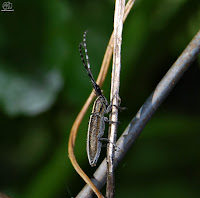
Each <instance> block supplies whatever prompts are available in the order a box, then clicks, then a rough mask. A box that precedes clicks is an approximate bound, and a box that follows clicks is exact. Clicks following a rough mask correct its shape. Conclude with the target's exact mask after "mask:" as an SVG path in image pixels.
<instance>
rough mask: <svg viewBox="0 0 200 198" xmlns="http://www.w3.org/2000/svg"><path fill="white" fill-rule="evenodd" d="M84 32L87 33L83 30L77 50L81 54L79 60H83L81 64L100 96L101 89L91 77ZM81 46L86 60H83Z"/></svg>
mask: <svg viewBox="0 0 200 198" xmlns="http://www.w3.org/2000/svg"><path fill="white" fill-rule="evenodd" d="M86 33H87V31H85V32H84V34H83V42H81V43H80V44H79V52H80V56H81V60H82V62H83V65H84V67H85V69H86V71H87V74H88V76H89V77H90V79H91V81H92V85H93V87H94V89H95V92H96V95H97V96H100V95H102V92H101V89H100V87H99V85H97V83H96V81H95V80H94V77H93V75H92V72H91V69H90V61H89V56H88V52H87V46H86ZM82 48H83V49H84V51H85V59H86V61H85V59H84V57H83V52H82Z"/></svg>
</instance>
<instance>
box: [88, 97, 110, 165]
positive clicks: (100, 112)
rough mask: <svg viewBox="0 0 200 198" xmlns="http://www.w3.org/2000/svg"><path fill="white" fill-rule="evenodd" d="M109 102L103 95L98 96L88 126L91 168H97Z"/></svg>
mask: <svg viewBox="0 0 200 198" xmlns="http://www.w3.org/2000/svg"><path fill="white" fill-rule="evenodd" d="M107 108H108V102H107V100H106V98H105V97H104V96H102V95H100V96H98V97H97V99H96V100H95V102H94V105H93V109H92V114H91V116H90V121H89V125H88V133H87V155H88V160H89V163H90V165H91V166H96V163H97V160H98V159H99V155H100V152H101V147H102V142H101V141H100V138H101V137H102V136H103V134H104V130H105V117H104V115H105V114H106V113H107Z"/></svg>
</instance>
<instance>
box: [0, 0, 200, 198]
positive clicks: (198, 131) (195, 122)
mask: <svg viewBox="0 0 200 198" xmlns="http://www.w3.org/2000/svg"><path fill="white" fill-rule="evenodd" d="M2 3H3V1H1V4H2ZM11 3H13V8H14V12H0V159H1V161H0V191H1V192H4V193H6V194H8V195H9V196H11V197H12V198H66V197H74V196H75V195H76V194H77V193H78V192H79V191H80V190H81V188H82V187H83V186H84V182H83V181H82V179H81V178H80V177H79V176H78V175H77V173H76V172H75V171H74V169H73V167H72V165H71V163H70V161H69V158H68V153H67V143H68V137H69V132H70V129H71V126H72V124H73V121H74V119H75V118H76V116H77V114H78V112H79V110H80V109H81V107H82V105H83V104H84V101H85V100H86V99H87V97H88V95H89V93H90V92H91V90H92V86H91V84H90V82H89V79H88V77H87V75H86V72H85V70H84V68H83V66H82V63H81V60H80V56H79V51H78V44H79V42H80V41H81V40H82V35H83V32H84V31H85V30H86V29H87V30H88V34H87V44H88V51H89V56H90V62H91V67H92V72H93V75H94V76H95V78H96V77H97V75H98V71H99V69H100V65H101V61H102V58H103V55H104V51H105V49H106V46H107V43H108V40H109V37H110V35H111V32H112V29H113V15H114V14H113V13H114V1H110V0H109V1H105V0H103V1H94V0H93V1H92V0H88V1H86V0H85V1H76V0H74V1H64V0H62V1H61V0H59V1H52V0H50V1H45V0H44V1H38V0H35V1H24V0H22V1H15V0H12V2H11ZM199 24H200V3H199V0H192V1H191V0H176V1H175V0H148V1H144V0H137V1H136V4H135V6H134V8H133V10H132V11H131V13H130V15H129V16H128V19H127V21H126V23H125V25H124V30H123V44H122V70H121V85H120V96H121V99H122V106H126V107H127V110H126V111H124V112H122V113H120V117H119V118H120V121H121V125H120V126H119V135H120V134H121V133H122V132H123V130H124V129H125V127H126V126H127V124H128V123H129V121H130V120H131V119H132V118H133V116H134V115H135V114H136V112H137V110H138V109H139V108H140V106H141V105H142V104H143V103H144V101H145V100H146V98H147V97H148V96H149V95H150V93H151V92H152V91H153V89H154V88H155V86H156V84H157V83H158V82H159V81H160V80H161V78H162V76H163V75H164V74H165V73H166V71H167V70H168V69H169V68H170V66H171V65H172V64H173V62H174V61H175V60H176V59H177V57H178V56H179V55H180V53H181V52H182V51H183V50H184V48H185V47H186V45H187V44H188V43H189V42H190V40H191V39H192V38H193V36H194V35H195V34H196V33H197V31H198V29H199V27H200V26H199ZM102 89H103V90H104V93H105V95H106V97H107V98H109V89H110V71H109V73H108V76H107V78H106V82H105V83H104V86H103V87H102ZM199 90H200V61H199V57H198V59H197V60H195V62H194V63H193V64H192V66H191V68H190V69H189V70H188V71H187V72H186V73H185V75H184V77H183V78H182V79H181V80H180V82H179V84H178V85H177V86H176V87H175V88H174V90H173V91H172V93H171V94H170V95H169V97H168V98H167V100H166V101H165V102H164V103H163V104H162V105H161V107H160V109H159V110H158V112H157V113H156V114H155V116H154V117H153V119H152V120H151V121H150V122H149V124H148V125H147V126H146V128H145V130H144V131H143V132H142V135H141V136H140V137H139V138H138V140H137V142H136V144H135V145H134V146H133V147H132V149H131V150H130V151H129V153H128V155H127V156H126V158H125V159H124V160H123V162H122V163H121V165H120V166H119V168H118V169H117V171H116V197H126V198H129V197H140V198H143V197H144V198H146V197H149V198H150V197H154V198H155V197H162V198H165V197H176V198H179V197H180V198H188V197H192V198H196V197H199V194H200V188H199V185H200V182H199V181H200V180H199V177H200V152H199V149H200V146H199V145H200V144H199V142H200V113H199V110H200V103H199V101H200V91H199ZM89 111H90V110H89ZM89 111H88V113H87V115H86V117H85V118H84V120H83V123H82V124H81V126H80V130H79V133H78V137H77V142H76V148H75V153H76V157H77V159H78V162H79V163H80V166H81V167H82V168H83V169H84V170H85V171H86V172H87V173H88V174H89V175H90V176H92V173H93V172H94V171H95V168H91V167H90V166H89V164H88V161H87V156H86V149H85V147H86V132H87V123H88V118H89V114H90V112H89ZM104 157H105V149H103V151H102V154H101V159H103V158H104Z"/></svg>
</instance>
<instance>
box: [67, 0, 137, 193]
mask: <svg viewBox="0 0 200 198" xmlns="http://www.w3.org/2000/svg"><path fill="white" fill-rule="evenodd" d="M134 1H135V0H129V1H128V3H127V6H126V11H125V16H124V19H123V21H125V20H126V17H127V16H128V14H129V12H130V10H131V8H132V6H133V4H134ZM112 52H113V33H112V35H111V37H110V40H109V43H108V46H107V49H106V52H105V55H104V59H103V62H102V65H101V70H100V72H99V75H98V78H97V84H98V85H99V86H100V87H101V86H102V84H103V82H104V80H105V77H106V74H107V71H108V68H109V64H110V60H111V57H112ZM94 97H95V94H94V93H93V92H92V93H91V94H90V96H89V97H88V99H87V101H86V102H85V104H84V106H83V108H82V109H81V111H80V113H79V114H78V116H77V118H76V120H75V121H74V124H73V126H72V129H71V132H70V136H69V142H68V154H69V159H70V161H71V163H72V165H73V167H74V169H75V170H76V172H77V173H78V174H79V175H80V176H81V177H82V178H83V180H84V181H85V182H86V183H87V184H88V185H89V186H90V188H91V189H92V190H93V191H94V192H95V194H96V195H97V196H98V197H103V196H102V194H101V193H100V192H99V190H98V189H97V188H96V187H95V185H94V184H93V183H94V182H92V181H91V180H90V178H89V177H88V176H87V175H86V174H85V172H84V171H83V170H82V169H81V167H80V166H79V164H78V162H77V161H76V157H75V155H74V147H75V140H76V136H77V132H78V128H79V126H80V124H81V121H82V119H83V117H84V115H85V113H86V111H87V109H88V108H89V105H90V104H91V102H92V100H93V99H94ZM90 194H92V193H91V192H90ZM87 195H88V194H87ZM85 196H86V195H85ZM82 197H84V196H82Z"/></svg>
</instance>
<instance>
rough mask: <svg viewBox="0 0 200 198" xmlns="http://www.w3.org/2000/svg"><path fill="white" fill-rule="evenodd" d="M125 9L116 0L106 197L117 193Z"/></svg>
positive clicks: (121, 2)
mask: <svg viewBox="0 0 200 198" xmlns="http://www.w3.org/2000/svg"><path fill="white" fill-rule="evenodd" d="M124 9H125V0H116V1H115V15H114V49H113V66H112V79H111V94H110V103H111V104H112V105H113V106H112V111H111V116H110V120H111V122H112V124H111V126H110V128H109V132H108V140H109V143H108V147H107V187H106V197H108V198H113V197H114V193H115V176H114V155H115V148H114V145H115V143H116V137H117V123H118V109H117V108H116V107H118V106H119V86H120V71H121V43H122V30H123V16H124Z"/></svg>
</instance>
